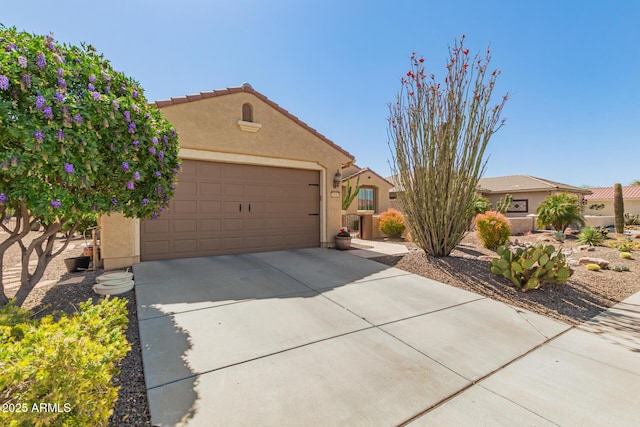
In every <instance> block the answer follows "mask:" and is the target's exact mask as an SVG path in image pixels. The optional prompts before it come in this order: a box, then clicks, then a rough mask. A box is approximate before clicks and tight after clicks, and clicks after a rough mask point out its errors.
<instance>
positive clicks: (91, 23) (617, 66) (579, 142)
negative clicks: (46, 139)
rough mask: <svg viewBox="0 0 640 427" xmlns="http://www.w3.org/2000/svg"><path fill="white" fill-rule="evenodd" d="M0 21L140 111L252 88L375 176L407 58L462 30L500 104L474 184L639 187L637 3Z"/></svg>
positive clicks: (156, 9)
mask: <svg viewBox="0 0 640 427" xmlns="http://www.w3.org/2000/svg"><path fill="white" fill-rule="evenodd" d="M0 22H1V23H3V24H4V25H6V26H16V27H17V28H19V29H21V30H25V31H28V32H34V33H42V34H45V33H49V32H53V33H54V35H55V38H56V39H57V40H58V41H61V42H66V43H70V44H79V43H80V42H87V43H90V44H92V45H94V46H95V47H96V48H97V49H98V51H100V52H102V53H104V55H105V57H106V58H108V59H110V60H111V62H112V64H113V65H114V67H115V68H116V69H118V70H121V71H124V72H125V74H127V75H129V76H131V77H133V78H135V79H136V80H138V81H139V82H140V83H141V84H142V86H143V87H144V88H145V93H146V96H147V98H148V99H149V100H153V101H155V100H160V99H167V98H170V97H177V96H182V95H186V94H192V93H198V92H201V91H206V90H212V89H220V88H225V87H231V86H239V85H240V84H242V83H243V82H249V83H251V85H252V86H253V87H254V88H255V89H256V90H258V91H259V92H261V93H263V94H264V95H266V96H267V97H269V98H271V99H272V100H273V101H275V102H277V103H278V104H280V105H281V106H282V107H283V108H285V109H287V110H289V111H290V112H291V113H293V114H294V115H296V116H298V117H299V118H300V119H302V120H303V121H305V122H306V123H308V124H309V125H310V126H312V127H313V128H315V129H317V130H318V131H319V132H321V133H322V134H324V135H326V136H327V137H328V138H329V139H331V140H332V141H334V142H335V143H337V144H338V145H340V146H342V147H343V148H345V149H346V150H348V151H349V152H351V153H352V154H353V155H355V156H356V159H357V163H358V164H359V165H360V166H369V167H371V168H373V169H374V170H376V171H378V172H379V173H380V174H381V175H383V176H387V175H388V174H389V173H390V169H389V165H388V159H389V157H390V155H389V147H388V136H387V121H386V118H387V115H388V106H387V105H388V103H389V102H391V101H393V100H394V99H395V96H396V94H397V92H398V91H399V89H400V77H401V76H402V75H403V74H404V73H405V72H406V71H407V70H408V68H409V65H410V63H409V56H410V55H411V52H412V51H416V52H418V53H419V54H420V55H423V56H424V57H425V59H426V62H425V63H426V64H427V70H429V71H430V72H434V73H435V74H436V76H443V73H442V71H443V70H444V65H445V63H446V60H447V46H448V45H451V44H453V41H454V39H455V38H457V37H460V35H462V34H465V35H466V37H467V40H466V43H465V45H466V46H467V47H468V48H470V49H471V51H472V53H473V52H475V51H478V50H484V49H485V48H486V47H487V46H488V45H489V44H491V47H492V50H493V60H492V63H491V67H492V68H498V69H500V71H501V73H502V74H501V76H500V78H499V80H498V84H497V89H496V91H495V93H494V94H495V95H496V96H502V95H503V94H504V93H506V92H507V91H508V92H509V93H510V97H511V100H510V101H509V102H508V103H507V105H506V107H505V109H504V111H503V117H504V118H506V119H507V124H506V126H505V127H503V128H502V129H501V130H500V131H499V132H498V133H496V134H495V135H494V136H493V138H492V139H491V141H490V142H489V146H488V148H487V152H488V153H489V155H490V157H489V162H488V166H487V170H486V173H485V176H486V177H491V176H501V175H514V174H529V175H534V176H539V177H542V178H547V179H551V180H556V181H560V182H564V183H567V184H572V185H576V186H581V185H592V186H610V185H613V184H614V183H615V182H622V183H623V184H628V183H630V182H631V181H633V180H636V179H640V55H639V53H640V25H639V24H638V23H639V22H640V2H637V1H635V0H627V1H620V0H608V1H606V2H605V1H600V2H595V1H581V0H575V1H571V0H567V1H558V0H555V1H549V0H542V1H507V0H504V1H498V0H495V1H490V0H489V1H482V0H477V1H473V0H468V1H467V0H465V1H441V0H439V1H430V0H424V1H402V0H396V1H382V0H380V1H371V0H370V1H366V0H362V1H360V0H358V1H350V0H342V1H334V0H322V1H305V0H298V1H295V0H291V1H278V0H272V1H258V0H254V1H243V0H236V1H233V0H226V1H216V0H209V1H205V0H198V1H195V0H182V1H175V0H171V1H167V0H129V1H121V0H113V1H109V2H96V3H93V2H87V1H86V0H85V1H76V0H60V1H58V2H56V3H55V4H54V3H51V2H50V1H46V2H45V1H40V0H32V1H29V2H27V3H25V2H18V1H14V2H8V3H7V4H3V6H2V14H1V15H0ZM442 78H443V77H442Z"/></svg>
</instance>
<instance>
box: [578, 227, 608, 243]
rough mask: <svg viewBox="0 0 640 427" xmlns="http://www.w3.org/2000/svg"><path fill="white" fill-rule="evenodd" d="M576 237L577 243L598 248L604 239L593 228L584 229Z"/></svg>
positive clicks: (602, 235)
mask: <svg viewBox="0 0 640 427" xmlns="http://www.w3.org/2000/svg"><path fill="white" fill-rule="evenodd" d="M577 237H578V242H580V243H582V244H583V245H589V246H600V245H601V244H602V242H604V239H605V236H604V234H603V233H602V232H601V231H600V230H597V229H595V228H593V227H584V228H583V229H582V230H581V231H580V233H578V236H577Z"/></svg>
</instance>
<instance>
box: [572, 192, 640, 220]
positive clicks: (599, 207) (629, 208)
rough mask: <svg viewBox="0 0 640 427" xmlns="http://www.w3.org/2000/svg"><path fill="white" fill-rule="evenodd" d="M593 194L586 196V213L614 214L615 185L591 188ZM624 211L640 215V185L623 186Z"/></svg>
mask: <svg viewBox="0 0 640 427" xmlns="http://www.w3.org/2000/svg"><path fill="white" fill-rule="evenodd" d="M589 190H590V191H591V194H589V195H586V196H585V198H584V199H585V201H586V204H585V214H587V215H596V216H613V215H614V211H613V186H611V187H594V188H589ZM622 199H623V202H624V212H625V213H628V214H630V215H640V185H626V186H624V185H623V186H622Z"/></svg>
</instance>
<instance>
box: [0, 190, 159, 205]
mask: <svg viewBox="0 0 640 427" xmlns="http://www.w3.org/2000/svg"><path fill="white" fill-rule="evenodd" d="M145 200H147V199H145ZM6 201H7V195H6V194H4V193H0V203H4V202H6ZM142 203H143V204H145V203H144V200H143V201H142Z"/></svg>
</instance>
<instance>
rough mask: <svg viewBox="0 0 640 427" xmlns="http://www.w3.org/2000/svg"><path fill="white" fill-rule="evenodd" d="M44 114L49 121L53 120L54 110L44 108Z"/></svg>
mask: <svg viewBox="0 0 640 427" xmlns="http://www.w3.org/2000/svg"><path fill="white" fill-rule="evenodd" d="M42 112H43V113H44V116H45V117H46V118H47V119H49V120H51V119H53V109H52V108H51V107H44V108H43V109H42Z"/></svg>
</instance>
